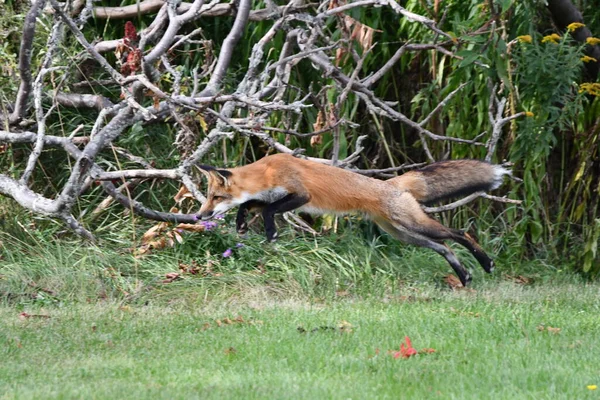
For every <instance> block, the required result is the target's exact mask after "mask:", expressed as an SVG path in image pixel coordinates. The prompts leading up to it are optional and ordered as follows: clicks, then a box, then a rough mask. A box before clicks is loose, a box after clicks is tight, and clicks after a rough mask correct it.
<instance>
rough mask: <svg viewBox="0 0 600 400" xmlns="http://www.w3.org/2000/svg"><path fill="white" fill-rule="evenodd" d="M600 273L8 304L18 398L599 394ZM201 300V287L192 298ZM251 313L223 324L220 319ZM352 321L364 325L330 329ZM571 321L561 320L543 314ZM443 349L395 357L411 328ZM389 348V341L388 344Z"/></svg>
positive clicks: (1, 372) (8, 358)
mask: <svg viewBox="0 0 600 400" xmlns="http://www.w3.org/2000/svg"><path fill="white" fill-rule="evenodd" d="M599 289H600V287H599V286H598V285H572V284H571V285H562V286H560V287H556V286H552V285H541V286H534V287H529V288H528V287H525V288H523V287H519V286H517V285H516V284H514V283H508V282H505V283H501V284H499V285H496V286H495V287H487V288H485V289H481V290H478V291H476V292H465V291H459V292H449V291H445V290H440V289H435V288H413V289H411V290H405V291H403V292H402V291H401V292H398V293H397V294H395V295H393V296H388V297H385V298H382V299H379V300H359V299H356V298H354V299H344V300H337V301H334V302H314V301H312V302H311V301H308V300H300V299H296V300H293V299H288V300H281V299H277V298H273V297H271V296H269V295H267V294H265V293H264V292H260V291H258V290H255V291H254V292H253V293H245V294H244V295H242V296H238V297H232V298H230V300H229V301H227V302H222V301H212V302H203V301H200V300H198V299H197V298H196V297H195V296H193V295H192V296H191V297H185V298H180V299H179V300H178V301H177V302H172V304H170V305H166V304H165V305H161V306H152V305H151V306H143V305H139V306H120V307H119V305H118V304H116V303H114V302H106V303H96V304H93V305H89V304H73V305H69V306H68V307H50V308H41V309H39V308H35V309H30V308H26V309H25V310H26V312H28V313H30V314H33V313H36V314H43V315H49V316H50V318H41V317H37V318H36V317H31V318H28V319H25V320H22V319H19V317H18V315H19V311H18V310H16V309H14V308H12V307H9V306H4V307H2V308H0V320H2V321H3V323H2V325H1V326H0V343H1V346H0V358H1V359H2V363H0V393H3V394H4V395H3V397H2V398H3V399H10V398H20V399H21V398H97V399H111V398H257V399H260V398H281V399H288V398H297V399H306V398H339V399H347V398H390V399H392V398H394V399H395V398H417V399H423V398H444V399H448V398H459V399H463V398H472V399H481V398H495V399H498V398H506V399H508V398H511V399H514V398H533V399H542V398H548V399H557V398H565V399H573V398H578V399H583V398H598V393H597V392H593V391H590V390H588V389H587V388H586V386H587V385H591V384H598V383H600V370H599V369H598V365H599V361H600V341H598V337H599V334H600V318H598V314H599V312H600V305H599V304H598V302H597V296H598V290H599ZM190 299H192V300H190ZM238 315H241V316H242V317H243V320H244V322H243V323H233V324H230V325H228V324H223V323H222V326H221V327H218V326H217V323H216V322H215V320H217V319H219V320H221V321H224V320H225V318H230V319H232V320H233V319H234V318H235V317H237V316H238ZM341 321H347V322H348V323H350V324H351V325H352V331H351V332H340V331H333V330H325V329H320V330H318V331H316V332H312V333H310V332H309V333H300V331H299V330H298V329H297V328H298V327H299V326H300V327H303V328H304V329H306V330H308V331H310V330H311V329H313V328H318V327H322V326H332V327H335V326H337V325H338V324H339V323H340V322H341ZM541 325H544V326H546V327H547V326H550V327H555V328H560V332H558V333H551V332H547V331H546V330H544V331H540V330H538V327H539V326H541ZM405 335H407V336H409V337H410V338H411V339H412V342H413V345H414V347H415V348H417V349H421V348H424V347H431V348H434V349H435V350H436V353H434V354H424V355H417V356H415V357H412V358H409V359H402V358H398V359H395V358H394V357H393V356H392V355H391V354H388V351H390V350H398V348H399V345H400V343H401V342H402V341H403V339H404V336H405ZM377 349H379V352H378V354H377Z"/></svg>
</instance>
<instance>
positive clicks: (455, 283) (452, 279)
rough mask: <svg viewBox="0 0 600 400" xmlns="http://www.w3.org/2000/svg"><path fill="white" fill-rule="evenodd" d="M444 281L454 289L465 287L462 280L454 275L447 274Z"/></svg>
mask: <svg viewBox="0 0 600 400" xmlns="http://www.w3.org/2000/svg"><path fill="white" fill-rule="evenodd" d="M444 282H446V283H447V284H448V286H450V288H451V289H452V290H454V289H457V288H462V287H463V284H462V283H461V282H460V279H458V278H457V277H456V276H454V275H447V276H446V277H444Z"/></svg>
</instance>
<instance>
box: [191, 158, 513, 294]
mask: <svg viewBox="0 0 600 400" xmlns="http://www.w3.org/2000/svg"><path fill="white" fill-rule="evenodd" d="M204 173H205V174H206V175H207V176H208V179H209V189H208V195H207V201H206V202H205V203H204V204H203V205H202V207H201V209H200V215H201V216H202V217H203V218H211V217H213V216H214V215H215V213H217V211H218V212H224V211H227V210H228V209H230V208H232V207H234V206H237V205H242V204H247V203H249V202H254V201H259V202H260V204H262V205H263V207H264V209H265V210H267V213H268V214H264V212H265V211H263V215H264V216H265V215H266V216H267V217H269V218H270V221H271V222H270V224H271V226H272V227H273V228H272V233H271V235H272V234H273V232H274V233H275V234H276V232H275V229H274V223H273V222H272V216H273V215H274V213H275V212H283V211H286V210H291V209H294V208H298V207H301V209H303V210H306V211H309V212H334V213H347V212H351V211H358V212H362V213H365V214H367V215H369V216H370V217H372V218H373V220H374V221H375V223H377V224H378V225H379V226H380V227H381V228H382V229H383V230H385V231H386V232H388V233H390V234H391V235H392V236H394V237H395V238H397V239H399V240H402V241H404V242H407V243H410V244H414V245H417V246H422V247H428V248H430V249H433V250H434V251H436V252H438V253H439V254H441V255H442V256H444V257H445V258H446V260H447V261H448V262H449V263H450V265H451V266H452V268H453V269H454V270H455V271H456V273H457V274H458V276H459V278H460V279H461V281H462V282H463V284H464V285H466V284H467V283H468V282H469V281H470V279H471V278H470V274H469V273H468V272H467V271H466V270H465V269H464V268H463V267H462V266H461V264H460V262H459V261H458V259H457V258H456V256H455V255H454V253H452V251H451V250H450V249H449V248H447V247H446V246H444V245H443V244H442V241H443V240H446V239H450V240H455V241H457V242H458V243H460V244H462V245H463V246H465V247H467V248H468V249H469V251H471V253H472V254H473V256H474V257H475V258H476V259H477V260H478V261H479V263H480V264H481V265H482V267H483V268H484V269H485V270H486V271H487V272H491V271H492V269H493V267H494V265H493V262H492V260H491V259H489V258H488V256H487V255H486V254H485V253H484V252H483V250H482V249H481V247H479V245H478V244H477V242H475V240H474V239H473V238H471V237H470V236H469V235H466V234H465V233H464V232H462V231H458V230H455V229H450V228H447V227H445V226H443V225H442V224H440V223H439V222H437V221H436V220H434V219H432V218H431V217H429V216H428V215H427V214H426V213H425V212H424V211H423V209H422V208H421V203H427V202H432V201H437V200H440V199H444V198H448V197H451V196H456V195H468V194H470V193H473V192H476V191H482V190H483V191H485V190H491V189H494V188H496V187H498V186H499V185H500V183H501V182H502V177H503V175H506V174H509V173H510V172H509V171H507V170H505V169H504V168H502V167H500V166H497V165H491V164H488V163H484V162H481V161H476V160H458V161H445V162H440V163H435V164H432V165H430V166H428V167H425V168H423V169H421V170H418V171H411V172H408V173H406V174H404V175H402V176H400V177H397V178H393V179H390V180H388V181H380V180H377V179H374V178H369V177H366V176H363V175H360V174H357V173H354V172H351V171H348V170H344V169H341V168H336V167H332V166H329V165H325V164H319V163H316V162H312V161H307V160H304V159H300V158H296V157H293V156H291V155H287V154H276V155H272V156H268V157H264V158H263V159H261V160H259V161H257V162H255V163H252V164H249V165H245V166H242V167H237V168H232V169H226V170H215V169H212V168H208V167H207V170H206V171H205V172H204ZM285 202H287V205H288V208H286V209H283V208H285V207H283V206H282V204H284V203H285ZM269 207H271V209H270V211H268V209H269ZM240 211H242V210H241V209H240ZM243 217H245V215H242V216H241V217H240V215H238V224H239V223H240V220H241V221H243ZM265 226H267V218H266V217H265ZM269 235H270V234H269V231H268V230H267V237H268V238H269ZM273 237H274V236H273Z"/></svg>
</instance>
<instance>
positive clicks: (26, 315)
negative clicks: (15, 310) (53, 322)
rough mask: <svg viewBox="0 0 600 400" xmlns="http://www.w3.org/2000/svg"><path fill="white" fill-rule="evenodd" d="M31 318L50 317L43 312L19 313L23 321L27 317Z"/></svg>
mask: <svg viewBox="0 0 600 400" xmlns="http://www.w3.org/2000/svg"><path fill="white" fill-rule="evenodd" d="M29 318H50V316H49V315H43V314H28V313H26V312H22V313H21V314H19V319H20V320H21V321H24V320H26V319H29Z"/></svg>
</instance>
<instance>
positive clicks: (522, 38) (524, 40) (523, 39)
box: [517, 35, 532, 43]
mask: <svg viewBox="0 0 600 400" xmlns="http://www.w3.org/2000/svg"><path fill="white" fill-rule="evenodd" d="M517 40H518V41H519V42H521V43H531V41H532V39H531V35H523V36H517Z"/></svg>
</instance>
